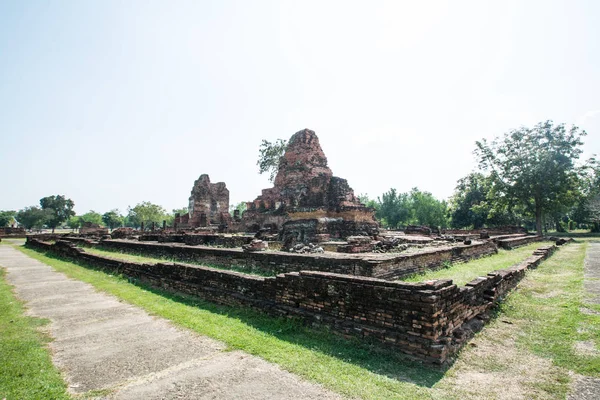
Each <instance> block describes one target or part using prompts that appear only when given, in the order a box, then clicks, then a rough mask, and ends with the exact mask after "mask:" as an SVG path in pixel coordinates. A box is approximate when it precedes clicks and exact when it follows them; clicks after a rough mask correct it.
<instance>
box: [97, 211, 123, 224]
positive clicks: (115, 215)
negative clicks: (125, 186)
mask: <svg viewBox="0 0 600 400" xmlns="http://www.w3.org/2000/svg"><path fill="white" fill-rule="evenodd" d="M102 222H104V224H105V225H106V226H108V227H109V228H110V229H115V228H118V227H120V226H122V225H123V216H122V215H121V212H120V211H119V210H117V209H116V208H115V209H113V210H110V211H107V212H105V213H104V214H103V215H102Z"/></svg>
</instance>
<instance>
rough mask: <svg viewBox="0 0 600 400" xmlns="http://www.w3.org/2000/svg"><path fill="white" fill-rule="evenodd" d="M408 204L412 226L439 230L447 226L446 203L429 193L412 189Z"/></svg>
mask: <svg viewBox="0 0 600 400" xmlns="http://www.w3.org/2000/svg"><path fill="white" fill-rule="evenodd" d="M408 203H409V207H410V210H411V214H412V218H411V222H412V223H413V224H417V225H424V226H430V227H441V228H446V226H447V225H448V220H447V219H446V214H447V204H446V202H445V201H440V200H438V199H436V198H435V197H434V196H433V195H432V194H431V193H429V192H422V191H420V190H419V189H417V188H413V189H412V190H411V191H410V194H409V196H408Z"/></svg>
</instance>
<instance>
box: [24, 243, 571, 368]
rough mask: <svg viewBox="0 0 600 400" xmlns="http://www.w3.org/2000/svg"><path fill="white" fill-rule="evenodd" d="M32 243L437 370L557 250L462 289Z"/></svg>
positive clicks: (552, 247)
mask: <svg viewBox="0 0 600 400" xmlns="http://www.w3.org/2000/svg"><path fill="white" fill-rule="evenodd" d="M563 243H566V241H563ZM563 243H561V244H563ZM27 245H28V246H29V247H32V248H37V249H40V250H43V251H51V252H53V253H57V254H60V255H63V256H67V257H69V258H71V259H73V260H75V261H79V262H85V263H87V264H90V265H93V266H94V267H96V268H100V269H102V270H105V271H106V272H108V273H112V274H120V275H123V276H126V277H129V278H130V279H132V280H133V281H136V282H138V281H139V282H142V283H144V284H146V285H150V286H152V287H157V288H161V289H163V290H167V291H170V292H174V293H180V294H185V295H191V296H195V297H199V298H203V299H205V300H208V301H212V302H216V303H220V304H225V305H229V306H244V307H250V308H253V309H255V310H257V311H260V312H265V313H267V314H270V315H273V316H282V317H291V318H297V319H299V320H301V321H303V322H304V323H306V324H308V325H313V326H321V327H326V328H327V329H329V330H330V331H331V332H332V333H337V334H340V335H343V336H346V337H349V336H354V337H358V338H364V339H367V340H376V341H379V342H381V343H383V344H384V345H386V346H390V347H391V348H393V349H395V350H397V351H400V352H402V353H404V354H407V355H409V356H411V357H413V358H415V359H418V360H421V361H425V362H427V363H433V364H447V363H448V362H451V360H452V357H453V356H454V355H455V354H456V352H457V351H458V350H459V349H460V348H461V347H462V346H464V344H465V343H466V342H467V340H468V339H469V338H470V337H472V335H473V333H474V332H476V331H478V330H479V329H481V328H482V326H483V324H484V322H485V321H487V320H488V319H489V315H488V313H489V312H490V311H491V310H492V309H493V307H494V306H495V304H496V303H497V302H498V301H499V300H501V299H502V298H503V297H504V296H506V295H507V294H508V292H509V291H510V290H511V289H512V288H514V287H515V286H516V285H517V283H518V282H519V281H520V280H521V279H522V278H523V277H524V276H525V272H526V271H527V270H528V269H530V268H536V267H537V265H538V264H539V263H540V262H541V261H542V260H544V259H545V258H547V257H549V256H550V255H551V254H552V253H553V252H554V251H555V249H556V245H554V244H552V245H546V246H542V247H540V248H539V249H538V250H536V251H534V253H533V255H532V256H530V257H528V258H527V259H526V260H524V261H523V262H521V263H519V264H517V265H515V266H512V267H510V268H507V269H503V270H498V271H492V272H490V273H488V274H487V275H486V276H482V277H479V278H476V279H474V280H473V281H471V282H469V283H467V284H466V285H465V286H462V287H459V286H457V285H456V284H454V283H453V282H452V281H451V280H447V279H445V280H433V281H427V282H420V283H407V282H401V281H393V282H390V281H387V280H383V279H378V278H372V277H363V276H353V275H347V274H340V273H332V272H321V271H306V270H302V271H299V272H287V273H282V274H279V275H277V276H274V277H259V276H252V275H247V274H243V273H239V272H234V271H227V270H221V269H215V268H211V267H204V266H198V265H191V264H182V263H156V264H141V263H135V262H130V261H124V260H122V259H118V258H111V257H105V256H99V255H95V254H91V253H88V252H86V251H85V250H84V249H83V248H78V247H76V245H77V244H76V243H70V242H68V241H64V240H59V241H57V242H56V243H50V242H43V241H41V240H39V239H35V238H32V237H28V240H27ZM307 257H308V256H307Z"/></svg>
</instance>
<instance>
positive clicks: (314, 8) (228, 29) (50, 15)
mask: <svg viewBox="0 0 600 400" xmlns="http://www.w3.org/2000/svg"><path fill="white" fill-rule="evenodd" d="M546 119H552V120H554V121H556V122H564V123H566V124H568V125H570V124H576V125H578V126H580V127H582V128H584V129H585V130H586V131H587V132H588V136H587V138H586V145H585V149H586V152H587V155H590V154H592V153H600V2H598V1H595V0H590V1H550V0H542V1H529V0H528V1H522V0H521V1H494V2H492V1H448V2H433V1H389V2H383V1H362V2H352V1H348V0H345V1H339V2H338V1H325V0H321V1H314V2H312V1H306V0H303V1H293V2H292V1H289V2H286V1H211V2H208V1H189V2H187V1H179V0H177V1H166V0H165V1H147V0H144V1H132V0H127V1H106V0H103V1H80V0H77V1H17V0H0V161H1V166H2V171H1V173H0V210H1V209H20V208H23V207H25V206H29V205H35V204H38V202H39V199H40V198H41V197H44V196H48V195H53V194H64V195H66V196H67V197H69V198H71V199H73V200H74V202H75V209H76V211H77V213H80V214H82V213H85V212H87V211H88V210H90V209H93V210H95V211H98V212H101V213H104V212H105V211H108V210H110V209H112V208H119V209H120V210H121V211H122V212H126V209H127V206H134V205H135V204H137V203H139V202H142V201H151V202H153V203H157V204H160V205H162V206H163V207H165V208H166V209H167V210H169V211H170V210H171V209H173V208H176V207H177V208H179V207H183V206H186V205H187V203H188V200H187V199H188V197H189V195H190V190H191V188H192V185H193V182H194V180H195V179H197V178H198V177H199V176H200V175H201V174H203V173H207V174H209V175H210V178H211V180H212V181H213V182H218V181H224V182H226V183H227V187H228V188H229V190H230V195H231V197H230V200H231V203H232V204H233V203H237V202H240V201H250V200H252V199H254V198H255V197H256V196H257V195H258V194H260V191H261V189H263V188H267V187H270V186H271V185H270V184H269V182H268V180H267V176H266V175H262V176H261V175H259V174H258V167H257V166H256V161H257V156H258V148H259V145H260V143H261V140H262V139H268V140H275V139H277V138H284V139H289V137H290V136H291V135H292V134H293V133H295V132H296V131H299V130H301V129H304V128H309V129H312V130H314V131H315V132H316V133H317V135H318V136H319V139H320V141H321V145H322V147H323V150H324V151H325V154H326V155H327V157H328V159H329V166H330V167H331V169H332V170H333V173H334V175H336V176H340V177H342V178H345V179H347V180H348V182H349V184H350V186H351V187H353V188H354V191H355V193H356V194H361V193H367V194H369V195H370V196H371V197H377V196H379V195H381V193H383V192H384V191H387V190H388V189H389V188H391V187H394V188H396V189H398V190H399V191H408V190H410V189H411V188H412V187H415V186H416V187H418V188H419V189H421V190H426V191H429V192H431V193H433V194H434V195H435V196H436V197H438V198H447V197H449V196H450V195H451V194H452V192H453V190H454V187H455V185H456V181H457V180H458V179H459V178H461V177H463V176H465V175H466V174H468V173H469V172H470V171H471V170H472V169H473V168H474V167H475V162H474V156H473V154H472V152H473V149H474V148H475V141H476V140H479V139H481V138H493V137H494V136H497V135H501V134H502V133H504V132H506V131H508V130H510V129H512V128H518V127H519V126H522V125H526V126H533V125H534V124H535V123H537V122H539V121H543V120H546Z"/></svg>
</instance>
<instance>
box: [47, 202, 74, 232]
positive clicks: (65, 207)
mask: <svg viewBox="0 0 600 400" xmlns="http://www.w3.org/2000/svg"><path fill="white" fill-rule="evenodd" d="M40 205H41V206H42V210H44V211H46V212H47V218H46V221H45V223H46V225H48V227H50V228H52V232H54V228H56V227H57V226H59V225H60V224H62V223H63V222H66V221H67V220H68V219H69V217H71V216H73V215H75V211H73V207H74V206H75V203H73V200H71V199H67V198H65V196H63V195H54V196H47V197H43V198H42V199H40Z"/></svg>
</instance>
